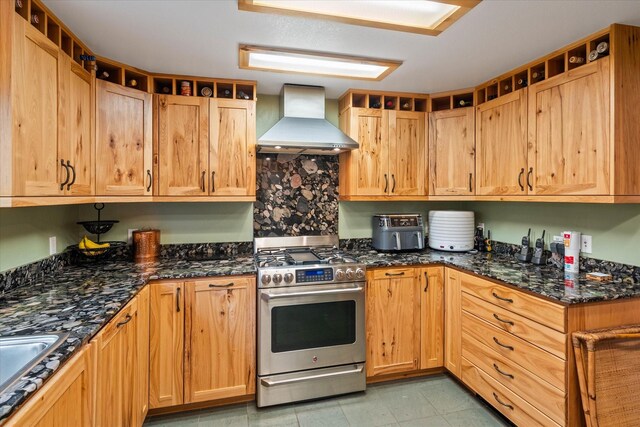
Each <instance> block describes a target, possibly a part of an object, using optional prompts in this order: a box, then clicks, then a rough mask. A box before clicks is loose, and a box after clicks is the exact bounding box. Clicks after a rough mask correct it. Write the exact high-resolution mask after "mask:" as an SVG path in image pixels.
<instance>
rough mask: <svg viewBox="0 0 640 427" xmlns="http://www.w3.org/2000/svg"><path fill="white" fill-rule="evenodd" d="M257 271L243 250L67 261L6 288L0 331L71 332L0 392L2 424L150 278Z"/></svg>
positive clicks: (0, 308)
mask: <svg viewBox="0 0 640 427" xmlns="http://www.w3.org/2000/svg"><path fill="white" fill-rule="evenodd" d="M255 271H256V269H255V266H254V262H253V257H252V256H246V255H244V256H243V255H240V256H236V257H233V258H231V259H223V260H206V259H203V260H193V259H192V260H175V259H164V260H162V261H159V262H155V263H149V264H145V265H136V264H134V263H132V262H127V261H113V262H108V263H103V264H96V265H89V266H68V267H65V268H64V269H63V270H62V271H60V272H58V273H56V274H54V275H52V276H50V277H48V278H47V279H46V280H42V281H41V282H37V283H34V284H32V285H30V286H27V287H19V288H17V289H14V290H12V291H11V292H8V293H6V294H5V295H4V298H3V300H2V301H0V336H9V335H30V334H41V333H48V332H66V333H69V337H68V339H67V340H66V341H65V342H64V343H63V344H62V345H61V346H60V347H58V348H57V349H56V350H55V351H53V352H52V353H51V354H49V355H48V356H47V357H46V358H45V359H44V360H43V361H42V363H40V364H38V365H37V366H35V367H34V368H33V369H32V370H31V371H30V372H29V373H28V374H27V375H26V376H25V377H23V378H22V379H21V380H20V381H19V382H17V383H16V384H15V385H14V386H13V387H12V388H11V389H9V390H8V391H7V392H5V393H3V394H1V395H0V424H1V423H2V420H3V419H5V418H7V417H8V416H9V415H10V414H11V413H12V412H13V411H14V410H15V409H16V408H17V407H19V406H20V405H21V404H22V403H23V402H24V401H25V400H26V398H27V397H28V396H29V395H31V394H32V393H33V392H34V391H35V390H37V389H38V388H40V386H41V385H42V384H43V382H44V381H45V380H46V379H47V378H48V377H49V376H50V375H51V374H52V372H54V371H56V370H57V369H58V368H59V367H60V365H61V364H63V363H64V362H65V361H66V360H68V359H69V358H70V357H71V356H72V355H73V354H74V353H75V352H76V350H77V349H78V348H80V347H81V346H82V345H83V344H85V343H87V342H88V341H89V340H90V339H91V338H92V337H93V336H94V335H95V334H96V333H97V332H98V331H99V330H100V329H101V328H102V327H103V326H104V325H106V324H107V323H108V322H109V320H111V319H112V318H113V317H114V316H115V315H116V313H118V311H120V309H122V308H123V307H124V306H125V305H126V304H127V302H128V301H129V300H130V299H131V298H132V297H133V296H135V295H136V294H137V293H138V292H139V291H140V290H141V289H142V288H143V287H144V285H145V284H146V283H147V282H149V281H150V280H155V279H184V278H189V277H207V276H220V275H239V274H254V273H255Z"/></svg>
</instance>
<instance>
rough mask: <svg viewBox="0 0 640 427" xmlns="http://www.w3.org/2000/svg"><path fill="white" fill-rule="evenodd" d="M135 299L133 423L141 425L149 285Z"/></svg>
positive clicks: (144, 413) (145, 402)
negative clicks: (136, 304) (136, 309)
mask: <svg viewBox="0 0 640 427" xmlns="http://www.w3.org/2000/svg"><path fill="white" fill-rule="evenodd" d="M136 299H137V303H138V313H137V319H136V337H135V348H136V351H137V355H136V369H135V371H134V374H135V380H134V388H133V392H134V400H133V401H134V407H133V417H134V422H133V425H134V426H141V425H142V424H143V423H144V419H145V417H146V416H147V411H148V410H149V286H145V288H144V289H143V290H142V291H140V293H139V294H138V296H136Z"/></svg>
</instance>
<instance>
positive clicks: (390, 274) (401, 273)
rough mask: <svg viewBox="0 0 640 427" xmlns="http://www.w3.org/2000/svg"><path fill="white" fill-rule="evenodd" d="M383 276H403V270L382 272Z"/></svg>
mask: <svg viewBox="0 0 640 427" xmlns="http://www.w3.org/2000/svg"><path fill="white" fill-rule="evenodd" d="M384 275H385V276H404V271H401V272H400V273H384Z"/></svg>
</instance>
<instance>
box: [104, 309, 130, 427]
mask: <svg viewBox="0 0 640 427" xmlns="http://www.w3.org/2000/svg"><path fill="white" fill-rule="evenodd" d="M137 315H138V310H137V301H136V299H134V300H133V301H132V302H130V303H129V304H128V305H127V306H126V307H125V308H123V309H122V310H121V311H120V313H118V315H117V316H116V317H115V318H114V319H113V320H112V321H111V322H109V324H108V325H107V326H105V327H104V329H102V331H101V332H100V334H99V335H98V338H97V339H96V342H97V344H96V345H97V350H96V351H97V369H96V426H98V427H101V426H104V427H107V426H129V425H131V424H132V422H133V419H134V412H133V405H134V403H133V401H134V385H135V375H134V371H135V365H136V343H135V338H136V335H137V331H136V328H137Z"/></svg>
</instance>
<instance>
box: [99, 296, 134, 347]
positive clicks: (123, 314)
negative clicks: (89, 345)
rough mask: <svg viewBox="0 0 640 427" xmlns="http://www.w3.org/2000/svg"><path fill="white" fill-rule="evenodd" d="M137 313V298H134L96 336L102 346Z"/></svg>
mask: <svg viewBox="0 0 640 427" xmlns="http://www.w3.org/2000/svg"><path fill="white" fill-rule="evenodd" d="M137 311H138V301H137V298H134V299H133V300H131V301H130V302H129V303H128V304H127V305H126V306H125V307H124V308H123V309H122V310H120V312H119V313H118V314H117V315H116V317H114V318H113V319H111V321H110V322H109V323H108V324H107V325H106V326H105V327H104V328H103V329H102V331H100V333H99V334H98V336H100V337H101V340H102V343H103V345H106V344H107V343H108V342H109V341H111V338H113V336H114V335H115V334H116V333H118V330H119V329H120V328H121V327H123V326H124V325H126V324H127V323H129V322H130V321H131V319H132V318H133V317H134V316H135V314H136V312H137Z"/></svg>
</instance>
